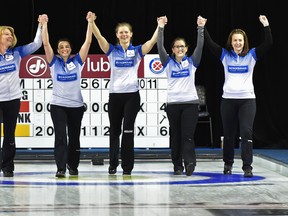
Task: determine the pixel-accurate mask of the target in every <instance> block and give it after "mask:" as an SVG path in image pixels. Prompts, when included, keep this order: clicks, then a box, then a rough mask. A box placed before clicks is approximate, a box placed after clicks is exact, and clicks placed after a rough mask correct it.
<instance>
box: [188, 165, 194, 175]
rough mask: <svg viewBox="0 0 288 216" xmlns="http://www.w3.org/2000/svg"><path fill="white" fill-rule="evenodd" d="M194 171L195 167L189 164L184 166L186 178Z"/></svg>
mask: <svg viewBox="0 0 288 216" xmlns="http://www.w3.org/2000/svg"><path fill="white" fill-rule="evenodd" d="M194 170H195V165H194V164H193V163H190V164H188V165H187V166H186V176H191V175H192V174H193V172H194Z"/></svg>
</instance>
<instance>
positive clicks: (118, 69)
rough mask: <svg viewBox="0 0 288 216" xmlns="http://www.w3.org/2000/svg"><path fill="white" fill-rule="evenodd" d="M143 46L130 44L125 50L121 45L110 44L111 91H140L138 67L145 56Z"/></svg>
mask: <svg viewBox="0 0 288 216" xmlns="http://www.w3.org/2000/svg"><path fill="white" fill-rule="evenodd" d="M141 47H142V45H139V46H132V45H131V44H130V45H129V47H128V49H127V51H126V52H125V51H124V50H123V48H122V47H121V45H116V46H114V45H112V44H110V47H109V50H108V52H107V53H106V55H107V56H108V60H109V62H110V66H111V70H110V71H111V74H110V87H109V92H110V93H129V92H137V91H139V85H138V67H139V64H140V62H141V59H142V57H143V54H142V49H141Z"/></svg>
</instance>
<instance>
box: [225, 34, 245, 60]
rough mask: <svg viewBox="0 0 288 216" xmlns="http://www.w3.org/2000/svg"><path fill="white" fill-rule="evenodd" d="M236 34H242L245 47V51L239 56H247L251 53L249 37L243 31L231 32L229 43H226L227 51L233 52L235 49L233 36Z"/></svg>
mask: <svg viewBox="0 0 288 216" xmlns="http://www.w3.org/2000/svg"><path fill="white" fill-rule="evenodd" d="M234 34H241V35H242V36H243V38H244V46H243V50H242V52H241V53H240V54H239V55H240V56H245V55H246V54H247V53H248V51H249V42H248V37H247V35H246V33H245V31H243V30H242V29H234V30H232V31H231V32H230V34H229V36H228V39H227V43H226V48H227V50H229V51H231V50H233V47H232V45H231V43H232V36H233V35H234Z"/></svg>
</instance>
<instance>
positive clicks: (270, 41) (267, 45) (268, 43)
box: [255, 15, 273, 58]
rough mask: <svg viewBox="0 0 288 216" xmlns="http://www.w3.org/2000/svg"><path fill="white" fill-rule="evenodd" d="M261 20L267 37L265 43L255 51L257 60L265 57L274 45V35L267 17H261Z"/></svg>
mask: <svg viewBox="0 0 288 216" xmlns="http://www.w3.org/2000/svg"><path fill="white" fill-rule="evenodd" d="M259 20H260V22H261V23H262V24H263V27H264V34H265V35H264V41H263V43H261V44H260V45H259V46H257V47H256V49H255V52H256V55H257V58H261V57H263V56H264V55H265V54H266V52H267V51H268V50H269V49H270V47H271V46H272V44H273V38H272V33H271V29H270V26H269V22H268V19H267V17H266V16H265V15H260V16H259Z"/></svg>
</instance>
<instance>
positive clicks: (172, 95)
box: [164, 56, 199, 103]
mask: <svg viewBox="0 0 288 216" xmlns="http://www.w3.org/2000/svg"><path fill="white" fill-rule="evenodd" d="M196 69H197V67H196V66H195V65H193V60H192V58H191V57H187V56H185V57H184V58H183V59H182V62H181V64H180V63H179V62H177V61H176V60H175V59H174V58H171V57H169V58H168V62H167V64H166V65H165V68H164V70H165V72H166V74H167V79H168V88H167V102H168V103H178V102H179V103H183V102H191V101H197V100H198V99H199V98H198V94H197V91H196V87H195V72H196Z"/></svg>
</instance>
